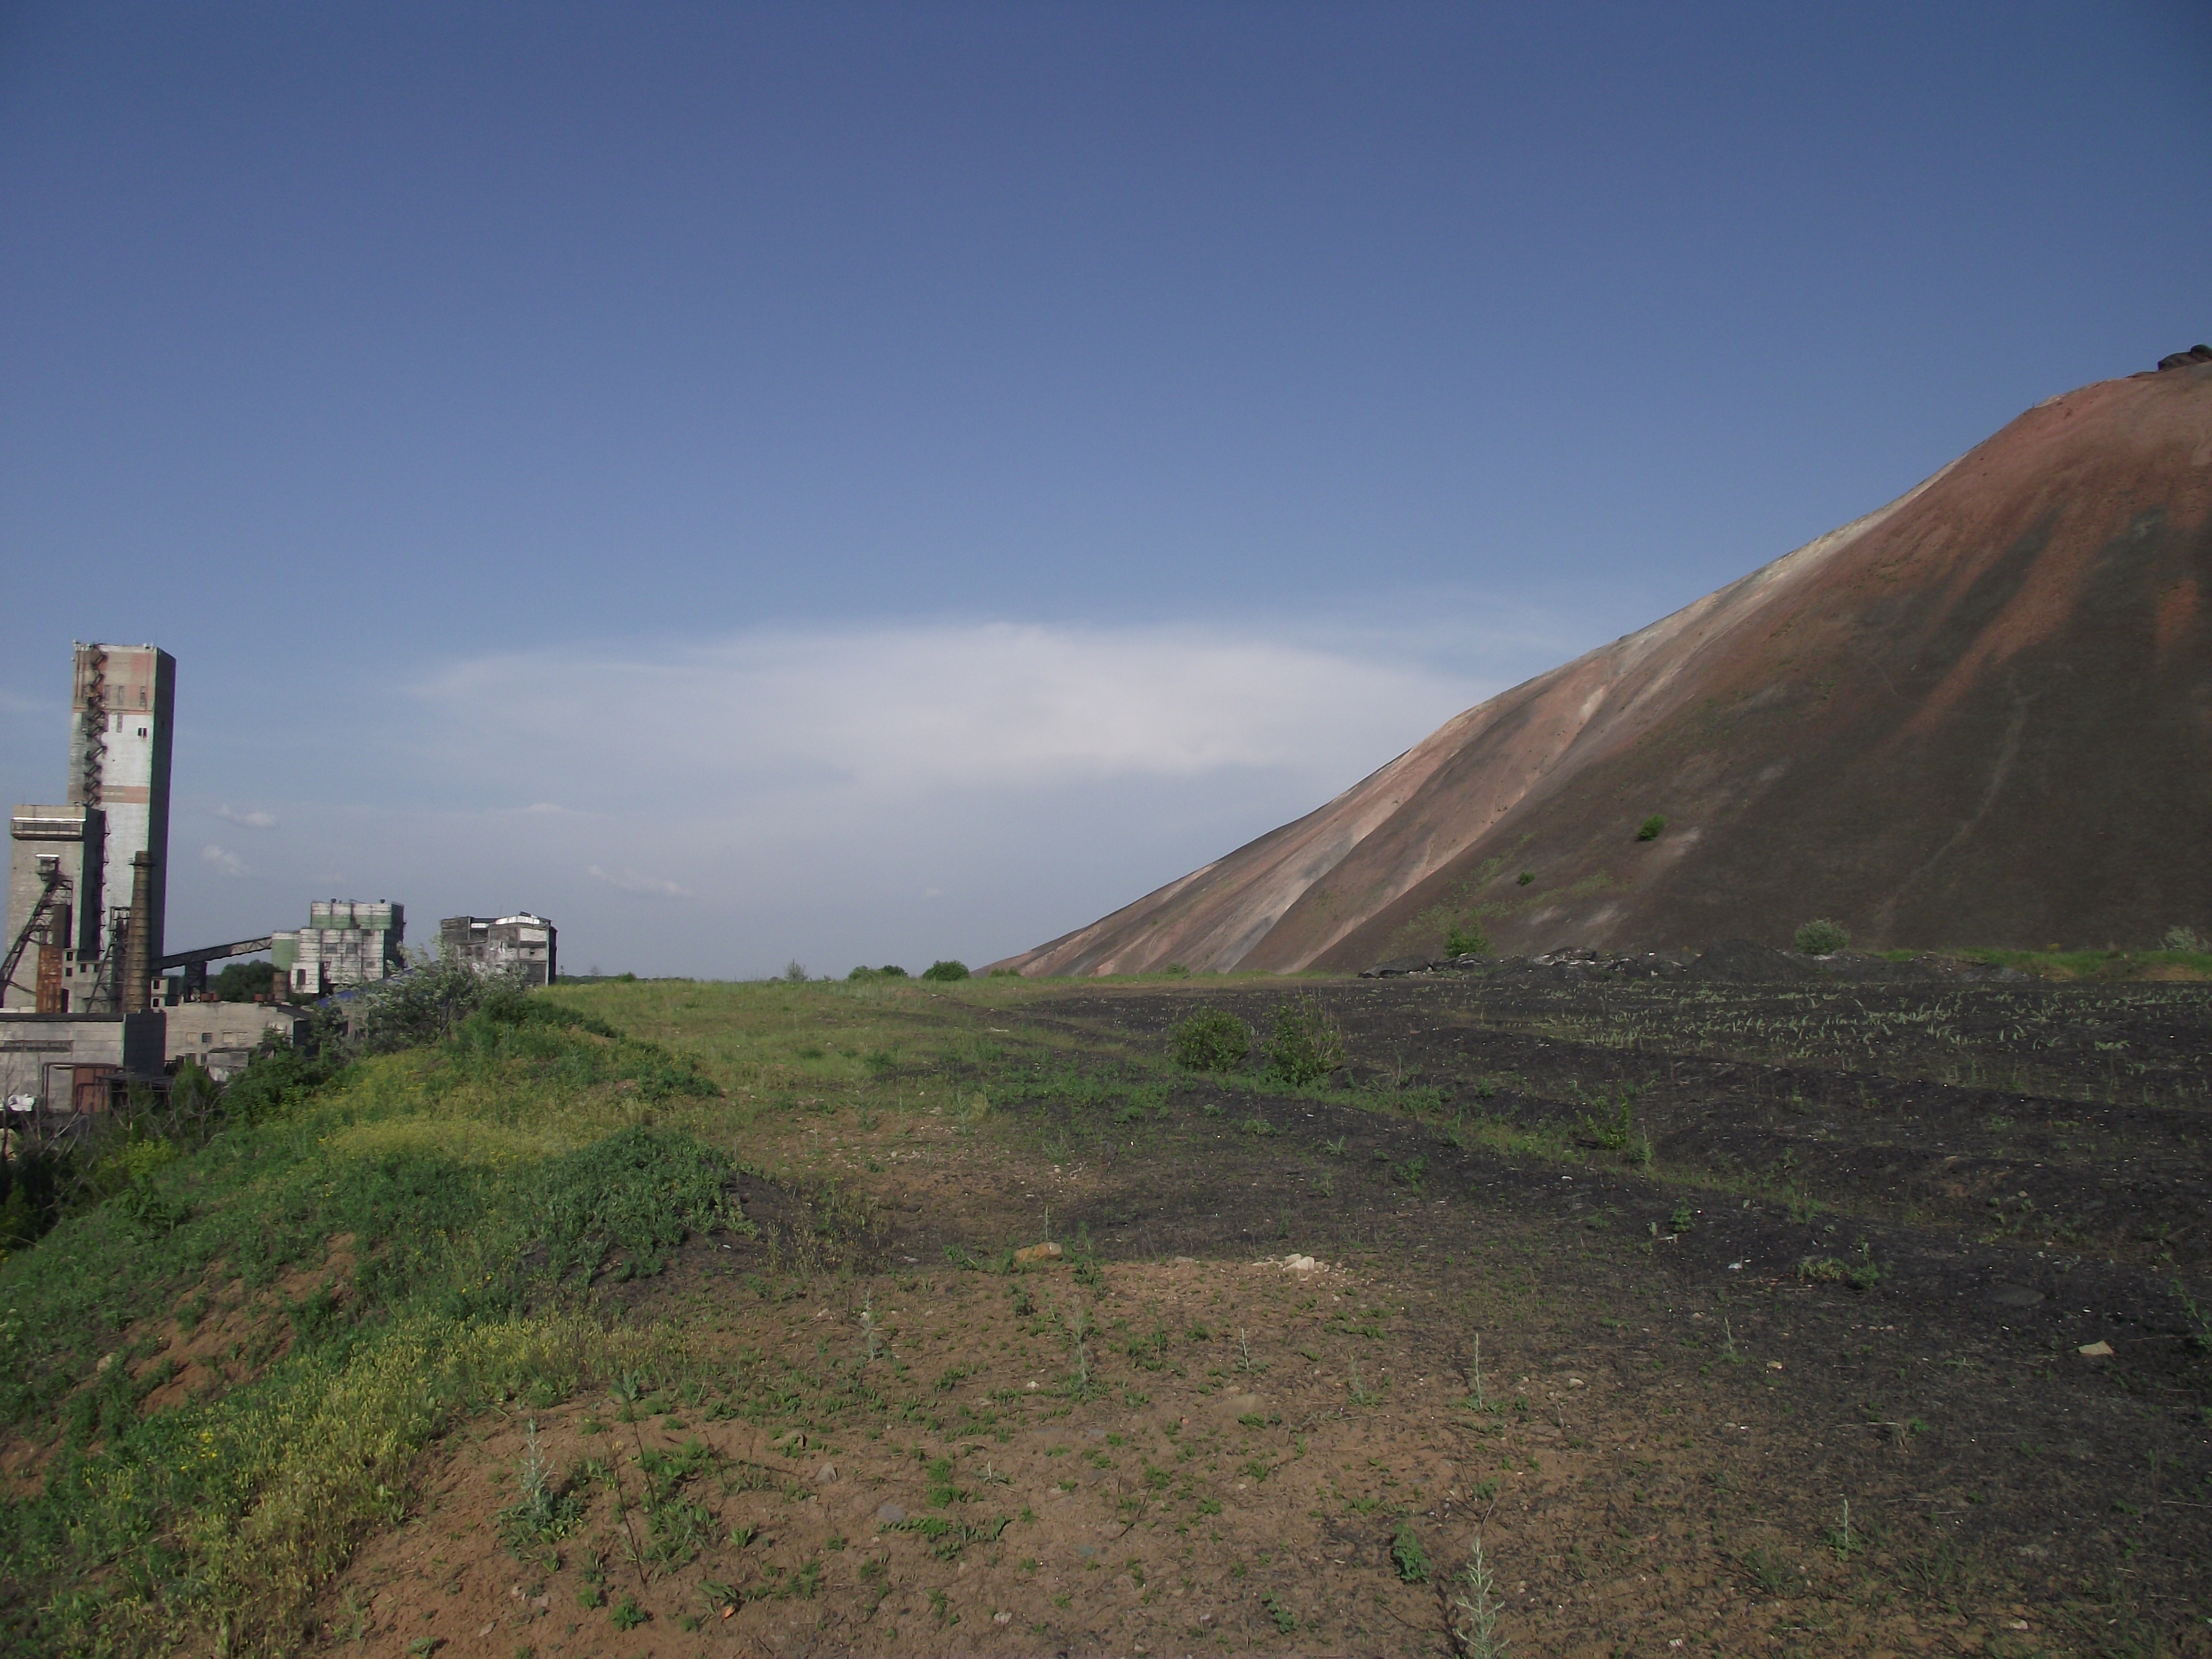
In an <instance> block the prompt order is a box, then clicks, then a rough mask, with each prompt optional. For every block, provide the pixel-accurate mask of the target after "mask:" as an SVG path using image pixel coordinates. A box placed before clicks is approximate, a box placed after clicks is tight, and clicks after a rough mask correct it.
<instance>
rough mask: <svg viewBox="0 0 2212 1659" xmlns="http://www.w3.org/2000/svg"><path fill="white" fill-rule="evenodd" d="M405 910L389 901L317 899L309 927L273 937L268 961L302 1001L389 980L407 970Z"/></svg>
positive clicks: (309, 917)
mask: <svg viewBox="0 0 2212 1659" xmlns="http://www.w3.org/2000/svg"><path fill="white" fill-rule="evenodd" d="M406 937H407V915H406V907H405V906H404V905H399V904H394V903H392V902H391V901H390V900H389V899H377V900H375V901H374V902H371V901H370V900H368V899H317V900H316V901H315V902H313V904H311V905H309V906H308V907H307V926H306V927H301V928H299V929H297V930H295V931H293V932H289V933H271V934H270V936H269V957H270V963H271V965H272V966H273V967H274V969H276V972H278V973H281V974H283V975H284V982H285V983H286V984H287V985H289V986H290V987H291V988H292V994H293V996H294V997H295V998H299V997H319V996H327V995H329V994H330V993H331V992H332V991H337V990H342V989H343V988H345V987H348V986H353V985H367V984H369V983H371V982H372V981H376V980H380V979H389V978H390V977H391V976H392V975H394V974H396V973H398V972H399V971H400V970H401V969H404V967H406V965H407V957H406V954H405V952H404V951H403V950H402V948H401V946H402V945H403V944H404V941H405V939H406Z"/></svg>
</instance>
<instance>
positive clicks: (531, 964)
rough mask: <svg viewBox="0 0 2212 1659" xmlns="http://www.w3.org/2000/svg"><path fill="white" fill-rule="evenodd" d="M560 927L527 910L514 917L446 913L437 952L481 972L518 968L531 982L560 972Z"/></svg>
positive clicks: (541, 982)
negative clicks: (448, 914)
mask: <svg viewBox="0 0 2212 1659" xmlns="http://www.w3.org/2000/svg"><path fill="white" fill-rule="evenodd" d="M560 944H561V939H560V930H559V929H558V928H556V927H554V925H553V924H552V923H551V922H550V921H547V920H546V919H545V918H544V916H535V915H531V914H530V912H529V911H527V910H520V911H517V912H516V913H515V914H514V915H511V916H447V918H446V919H445V920H444V921H441V922H440V923H439V924H438V954H439V955H440V956H441V957H444V958H445V959H446V960H447V961H448V962H465V963H468V964H469V966H471V968H474V969H477V971H478V972H479V973H487V974H493V973H506V972H510V971H519V972H520V974H521V975H522V976H523V978H524V979H525V980H526V981H527V982H528V983H530V984H532V985H550V984H551V983H552V982H553V981H555V980H556V979H558V978H559V977H560V975H561V964H560Z"/></svg>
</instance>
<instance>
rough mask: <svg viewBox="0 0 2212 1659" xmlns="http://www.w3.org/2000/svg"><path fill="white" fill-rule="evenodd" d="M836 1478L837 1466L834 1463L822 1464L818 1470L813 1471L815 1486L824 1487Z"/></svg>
mask: <svg viewBox="0 0 2212 1659" xmlns="http://www.w3.org/2000/svg"><path fill="white" fill-rule="evenodd" d="M836 1478H837V1466H836V1464H835V1463H824V1464H823V1466H822V1467H821V1468H818V1469H817V1470H815V1471H814V1480H815V1483H816V1484H817V1486H828V1485H829V1483H830V1482H831V1481H832V1480H836Z"/></svg>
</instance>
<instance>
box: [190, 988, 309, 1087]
mask: <svg viewBox="0 0 2212 1659" xmlns="http://www.w3.org/2000/svg"><path fill="white" fill-rule="evenodd" d="M162 1012H163V1014H164V1015H165V1017H166V1018H167V1020H168V1022H169V1024H168V1032H167V1039H166V1042H165V1048H164V1052H165V1054H166V1056H167V1060H168V1063H169V1064H170V1065H172V1066H174V1065H176V1064H178V1063H179V1061H182V1060H191V1061H193V1062H194V1063H195V1064H197V1066H199V1068H200V1069H201V1070H202V1071H204V1072H205V1073H207V1074H208V1075H209V1076H210V1077H211V1078H213V1079H215V1080H216V1082H218V1083H222V1082H225V1081H227V1080H228V1079H230V1078H233V1077H234V1076H236V1075H237V1074H238V1073H240V1072H242V1071H244V1070H245V1069H246V1064H247V1062H248V1061H250V1060H252V1058H253V1054H254V1050H256V1049H257V1048H259V1047H260V1046H261V1042H262V1039H263V1038H264V1037H266V1036H270V1035H272V1034H273V1035H274V1036H276V1038H277V1039H278V1040H279V1041H280V1042H283V1043H284V1044H285V1045H286V1046H287V1047H289V1048H298V1047H299V1046H300V1045H301V1043H302V1042H306V1041H307V1015H306V1014H305V1013H303V1012H301V1010H299V1009H297V1008H293V1007H289V1006H284V1005H283V1004H281V1003H268V1002H210V1001H205V1000H203V1001H199V1002H180V1003H179V1004H177V1005H176V1006H174V1007H173V1008H167V1009H164V1010H163V1011H162Z"/></svg>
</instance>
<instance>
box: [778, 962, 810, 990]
mask: <svg viewBox="0 0 2212 1659" xmlns="http://www.w3.org/2000/svg"><path fill="white" fill-rule="evenodd" d="M783 977H784V978H785V979H787V980H789V981H791V982H792V983H793V985H804V984H805V983H806V964H805V963H803V962H801V961H800V960H799V958H798V957H793V958H792V959H791V960H790V961H789V962H787V963H784V964H783Z"/></svg>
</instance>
